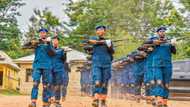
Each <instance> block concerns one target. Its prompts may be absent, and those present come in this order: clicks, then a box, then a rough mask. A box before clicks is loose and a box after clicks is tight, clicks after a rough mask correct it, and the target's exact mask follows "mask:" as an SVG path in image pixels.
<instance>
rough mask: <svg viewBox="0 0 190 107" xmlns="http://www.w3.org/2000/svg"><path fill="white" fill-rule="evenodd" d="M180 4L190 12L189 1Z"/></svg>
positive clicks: (185, 0)
mask: <svg viewBox="0 0 190 107" xmlns="http://www.w3.org/2000/svg"><path fill="white" fill-rule="evenodd" d="M180 1H181V3H183V5H184V6H185V7H186V9H188V10H189V11H190V1H189V0H180Z"/></svg>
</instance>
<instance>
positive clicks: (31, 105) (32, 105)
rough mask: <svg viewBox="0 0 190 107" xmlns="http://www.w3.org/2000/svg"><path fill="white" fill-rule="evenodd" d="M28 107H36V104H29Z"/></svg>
mask: <svg viewBox="0 0 190 107" xmlns="http://www.w3.org/2000/svg"><path fill="white" fill-rule="evenodd" d="M28 107H36V103H35V102H32V103H31V104H29V105H28Z"/></svg>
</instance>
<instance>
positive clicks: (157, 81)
mask: <svg viewBox="0 0 190 107" xmlns="http://www.w3.org/2000/svg"><path fill="white" fill-rule="evenodd" d="M149 73H150V74H149V81H150V84H151V89H149V94H150V95H151V96H160V97H163V98H168V96H169V90H168V87H167V86H168V84H169V83H170V81H171V77H172V67H171V66H166V67H153V68H152V70H151V71H150V72H149Z"/></svg>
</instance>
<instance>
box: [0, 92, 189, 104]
mask: <svg viewBox="0 0 190 107" xmlns="http://www.w3.org/2000/svg"><path fill="white" fill-rule="evenodd" d="M40 98H41V97H39V101H38V107H41V104H42V103H41V101H40ZM29 103H30V97H29V96H3V95H0V107H27V105H28V104H29ZM51 107H53V106H51ZM63 107H91V98H90V97H80V96H68V97H67V100H66V101H65V102H64V103H63ZM108 107H152V106H150V105H147V104H146V103H145V102H144V101H141V103H136V102H135V101H129V100H116V99H109V100H108ZM169 107H190V101H170V102H169Z"/></svg>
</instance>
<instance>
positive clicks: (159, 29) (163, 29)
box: [156, 27, 167, 32]
mask: <svg viewBox="0 0 190 107" xmlns="http://www.w3.org/2000/svg"><path fill="white" fill-rule="evenodd" d="M161 30H162V31H166V30H167V29H166V27H159V28H158V29H157V30H156V32H159V31H161Z"/></svg>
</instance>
